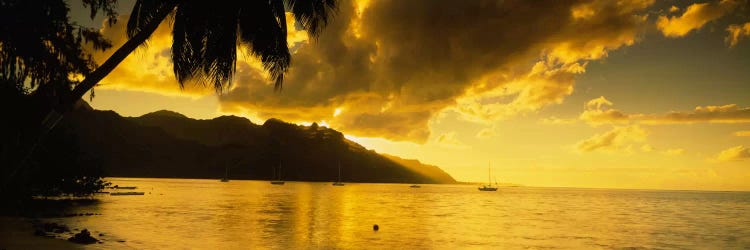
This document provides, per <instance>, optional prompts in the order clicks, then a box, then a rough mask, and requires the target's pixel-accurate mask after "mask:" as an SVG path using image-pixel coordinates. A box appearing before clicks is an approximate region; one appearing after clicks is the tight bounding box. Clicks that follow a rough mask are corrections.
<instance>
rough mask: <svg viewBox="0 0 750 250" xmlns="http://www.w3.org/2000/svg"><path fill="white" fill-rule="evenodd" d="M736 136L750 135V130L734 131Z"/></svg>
mask: <svg viewBox="0 0 750 250" xmlns="http://www.w3.org/2000/svg"><path fill="white" fill-rule="evenodd" d="M734 136H750V130H744V131H737V132H734Z"/></svg>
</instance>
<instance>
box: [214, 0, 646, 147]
mask: <svg viewBox="0 0 750 250" xmlns="http://www.w3.org/2000/svg"><path fill="white" fill-rule="evenodd" d="M651 2H652V1H646V2H643V1H621V3H619V4H618V3H614V2H612V1H573V2H561V1H533V2H524V1H504V2H496V1H461V2H448V1H446V2H440V1H438V2H435V1H426V0H422V1H372V2H368V3H367V4H364V3H363V2H346V1H343V2H341V3H342V5H341V6H340V7H339V9H340V12H339V14H338V15H337V16H336V20H335V21H334V22H333V23H331V26H329V27H328V28H327V29H326V30H325V31H324V32H323V34H322V35H321V36H320V38H319V39H318V40H317V41H315V42H309V41H306V42H303V43H301V44H300V46H299V47H298V48H297V50H296V51H295V53H294V56H293V62H292V68H291V69H290V71H289V74H288V75H287V77H286V78H285V88H284V90H283V91H282V92H281V93H280V94H278V95H270V94H269V93H270V92H271V90H270V89H268V88H267V86H265V85H264V84H257V82H252V81H237V86H236V88H234V89H233V90H231V91H229V92H228V93H227V94H225V95H222V96H221V97H220V101H221V104H222V109H238V110H240V109H242V110H247V111H249V112H253V113H255V114H257V115H258V117H263V118H267V117H278V118H281V119H285V120H291V121H294V120H298V119H306V120H307V121H320V120H325V121H327V122H328V123H329V124H331V126H332V127H334V128H336V129H340V130H342V131H346V133H350V134H354V135H357V136H369V137H383V138H388V139H392V140H408V141H414V142H420V143H422V142H425V141H426V140H427V138H429V136H430V130H429V125H428V124H429V122H428V121H430V120H431V119H433V118H435V117H437V115H438V114H440V113H442V112H446V111H454V112H457V113H458V114H459V115H460V116H461V117H462V118H464V119H466V120H470V121H476V122H491V121H496V120H499V119H504V118H507V117H512V116H515V115H518V114H524V113H527V112H535V111H537V110H539V109H541V108H542V107H545V106H547V105H554V104H557V103H561V102H562V101H563V100H564V98H565V97H566V96H568V95H570V94H571V93H572V92H573V89H574V86H575V76H576V75H579V74H581V73H584V72H585V68H586V65H587V64H586V62H587V61H590V60H599V59H601V58H604V57H606V56H607V54H608V51H610V50H614V49H618V48H620V47H622V46H628V45H632V44H634V43H635V42H636V40H637V39H638V37H639V34H640V32H642V30H643V27H644V24H645V18H644V16H643V15H642V14H641V13H640V12H643V11H644V9H645V8H646V7H648V6H649V5H650V4H651ZM583 5H586V8H590V9H591V10H593V14H590V15H586V16H583V17H580V18H575V17H573V13H572V12H573V9H574V8H578V7H580V6H583ZM425 6H429V8H426V7H425ZM360 10H361V11H360ZM550 16H555V17H557V18H554V19H551V18H548V17H550ZM394 17H398V18H394ZM238 65H239V63H238ZM246 69H247V70H241V71H238V72H240V74H248V75H251V74H257V73H253V72H252V71H253V70H256V69H255V68H254V67H247V68H246ZM256 78H257V77H256ZM339 108H341V109H342V110H344V111H343V112H341V114H340V115H338V116H336V117H332V116H331V114H332V113H333V111H334V110H335V109H339Z"/></svg>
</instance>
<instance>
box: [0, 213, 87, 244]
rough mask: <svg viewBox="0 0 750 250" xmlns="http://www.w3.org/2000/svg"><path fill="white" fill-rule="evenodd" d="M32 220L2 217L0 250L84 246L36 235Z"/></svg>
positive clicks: (0, 217) (0, 222)
mask: <svg viewBox="0 0 750 250" xmlns="http://www.w3.org/2000/svg"><path fill="white" fill-rule="evenodd" d="M32 220H33V219H30V218H24V217H18V216H7V215H2V216H0V249H9V250H10V249H81V248H83V247H84V246H83V245H78V244H76V243H73V242H70V241H67V240H65V239H60V238H55V237H45V236H36V235H34V227H33V225H32Z"/></svg>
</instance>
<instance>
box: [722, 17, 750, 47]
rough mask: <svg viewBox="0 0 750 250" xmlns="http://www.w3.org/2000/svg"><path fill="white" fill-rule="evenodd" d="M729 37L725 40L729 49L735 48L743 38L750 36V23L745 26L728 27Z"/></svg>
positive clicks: (734, 25) (733, 25)
mask: <svg viewBox="0 0 750 250" xmlns="http://www.w3.org/2000/svg"><path fill="white" fill-rule="evenodd" d="M727 32H729V35H727V37H726V38H725V39H724V41H726V43H727V44H728V45H729V47H734V46H735V45H737V43H739V42H740V40H741V39H742V38H743V37H746V36H750V22H747V23H745V24H732V25H729V27H727Z"/></svg>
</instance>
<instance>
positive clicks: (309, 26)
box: [284, 0, 337, 37]
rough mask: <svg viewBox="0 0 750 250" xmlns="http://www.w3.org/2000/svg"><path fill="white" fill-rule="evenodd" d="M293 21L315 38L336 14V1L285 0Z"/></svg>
mask: <svg viewBox="0 0 750 250" xmlns="http://www.w3.org/2000/svg"><path fill="white" fill-rule="evenodd" d="M284 2H285V3H286V5H287V7H288V8H289V9H290V10H291V11H292V14H294V18H295V20H296V21H297V22H298V23H300V24H301V25H302V28H304V29H305V30H307V33H309V34H310V35H311V36H313V37H317V36H318V35H319V34H320V32H321V31H323V28H325V26H326V25H327V24H328V22H329V21H330V20H331V18H333V15H334V13H335V12H336V6H337V4H336V0H285V1H284Z"/></svg>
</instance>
